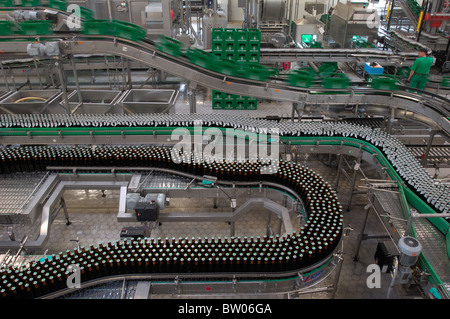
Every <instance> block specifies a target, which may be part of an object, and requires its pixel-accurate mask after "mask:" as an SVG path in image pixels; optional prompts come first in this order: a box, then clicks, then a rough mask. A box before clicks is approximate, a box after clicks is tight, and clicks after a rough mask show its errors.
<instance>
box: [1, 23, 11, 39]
mask: <svg viewBox="0 0 450 319" xmlns="http://www.w3.org/2000/svg"><path fill="white" fill-rule="evenodd" d="M12 33H13V30H12V22H11V21H6V20H2V21H0V35H10V34H12Z"/></svg>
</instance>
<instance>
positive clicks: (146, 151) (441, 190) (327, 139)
mask: <svg viewBox="0 0 450 319" xmlns="http://www.w3.org/2000/svg"><path fill="white" fill-rule="evenodd" d="M29 117H30V119H33V122H32V123H39V125H40V127H34V128H30V127H27V126H28V125H27V121H23V119H24V117H23V116H22V117H21V120H20V121H15V119H17V117H14V116H9V115H8V116H3V117H2V118H1V119H2V129H1V134H2V135H3V136H5V135H14V134H19V135H24V134H25V135H26V134H32V135H34V136H37V135H45V136H52V135H59V134H61V132H62V134H68V135H70V134H81V135H83V134H87V135H92V134H94V135H95V134H108V135H111V134H123V133H124V132H125V134H128V133H131V132H133V130H135V133H136V132H139V131H141V132H142V129H143V128H147V129H150V130H149V131H148V132H149V133H147V134H161V135H171V134H172V132H173V130H174V129H175V128H184V129H185V130H186V132H194V131H195V129H196V128H197V129H198V124H199V123H201V124H202V126H203V128H204V129H208V128H219V129H221V130H224V129H226V128H233V129H234V130H233V134H238V135H239V134H241V135H242V136H244V137H249V136H250V137H256V138H261V137H263V136H265V135H266V134H271V135H270V137H271V138H272V139H275V138H276V139H277V140H279V141H280V142H282V143H289V144H305V143H306V144H308V143H309V144H311V145H315V144H317V143H329V144H336V143H337V144H341V143H345V144H348V145H353V146H354V147H356V148H360V149H362V150H363V151H365V152H368V153H370V154H373V155H374V156H375V157H376V158H377V160H378V161H379V162H380V164H382V165H383V166H384V167H386V168H387V171H388V173H389V176H390V177H391V178H392V179H393V180H394V181H396V182H397V183H398V185H399V187H400V188H402V189H403V192H404V194H405V196H406V199H407V201H408V203H409V204H410V205H411V206H414V207H415V208H417V209H418V211H419V212H421V213H434V214H439V213H446V212H448V211H449V210H450V192H449V187H448V186H446V185H443V184H440V183H436V182H435V181H434V180H433V179H432V178H431V177H430V176H429V175H428V174H427V173H426V172H425V170H424V169H423V167H422V166H421V165H420V163H419V162H418V161H417V160H416V159H415V157H414V155H413V154H412V153H411V152H410V151H408V149H407V148H406V147H405V146H404V145H403V144H402V143H401V142H399V141H398V140H397V139H395V138H393V137H392V136H390V135H388V134H386V133H384V132H380V131H378V130H373V129H371V128H368V127H364V126H360V125H354V124H348V123H324V122H308V123H305V122H303V123H302V122H300V123H296V122H274V121H267V120H257V119H250V118H242V117H238V116H230V115H226V116H225V115H217V114H214V115H200V114H137V115H106V114H104V115H51V116H50V115H49V116H46V115H29ZM137 134H142V133H137ZM275 134H276V135H275ZM276 136H278V137H276ZM136 147H137V150H138V152H139V154H142V156H143V158H144V159H145V161H144V162H145V163H146V164H145V165H149V166H157V167H158V166H159V167H161V166H163V167H164V166H167V167H169V168H170V169H172V170H175V171H177V170H181V171H189V172H192V173H196V174H198V175H202V174H209V175H212V176H214V175H216V177H219V178H222V179H224V178H227V176H228V174H224V170H227V169H233V168H236V167H234V166H233V167H230V166H227V165H228V164H218V165H219V166H214V165H213V166H211V165H210V164H207V163H201V166H197V167H195V166H190V167H189V168H184V169H183V168H181V167H180V166H179V165H178V166H177V165H175V164H174V163H173V162H172V159H173V154H171V153H170V152H169V151H168V150H167V149H163V148H150V147H146V146H144V147H140V146H136ZM113 148H114V147H113ZM117 149H118V150H120V149H121V148H120V147H118V148H117ZM38 150H39V151H38ZM61 150H63V151H67V152H69V153H68V154H69V155H70V154H71V153H70V152H77V150H78V151H82V150H83V148H82V147H80V148H77V147H73V146H55V147H51V146H45V147H41V148H39V147H38V146H27V147H26V146H22V147H8V148H4V149H2V150H1V151H2V154H3V155H5V154H9V155H12V154H20V155H27V154H28V155H32V158H33V161H32V163H34V164H33V165H34V166H33V165H31V166H30V162H27V164H22V166H21V165H17V164H16V166H14V167H15V169H19V170H20V169H21V167H22V169H25V170H27V169H28V170H34V169H37V170H41V169H45V166H46V165H51V164H52V163H49V162H45V155H48V152H52V153H53V152H58V151H61ZM84 150H85V151H87V150H91V148H89V147H87V148H85V149H84ZM102 150H104V152H102ZM155 152H156V153H157V154H159V155H161V157H160V158H161V161H158V160H156V162H155V158H157V156H156V157H155V156H154V153H155ZM107 153H108V147H106V146H105V147H104V148H102V147H101V148H99V152H98V153H97V155H96V154H90V156H93V157H94V158H101V155H102V154H107ZM55 154H56V153H55ZM65 154H66V153H65ZM122 154H125V155H124V158H125V159H128V160H131V162H133V160H132V159H131V158H130V157H128V155H126V154H127V152H125V153H122ZM129 154H131V153H129ZM98 155H99V156H100V157H97V156H98ZM33 156H34V157H35V158H34V157H33ZM189 156H190V155H189ZM6 158H8V156H6ZM66 158H67V159H68V158H70V156H67V157H66ZM43 159H44V161H43ZM111 160H112V158H110V159H108V160H107V161H108V163H109V162H110V161H111ZM69 161H70V160H69ZM110 163H111V164H110V165H111V166H114V165H118V166H120V163H122V161H117V162H114V163H113V162H110ZM155 163H158V164H155ZM271 163H272V164H273V163H278V164H279V166H278V167H279V170H277V173H276V174H269V175H266V174H264V175H262V174H260V168H261V167H263V166H264V165H267V163H266V162H264V161H259V162H258V163H257V164H254V165H256V166H251V167H250V169H248V171H247V173H248V174H247V177H246V178H245V179H244V180H254V181H259V180H261V179H262V180H266V179H267V178H270V179H272V181H273V182H276V183H278V184H281V185H284V186H285V187H289V188H290V189H292V190H293V191H294V192H296V193H297V194H299V195H300V196H301V197H302V199H303V201H304V202H305V203H306V205H307V215H308V222H307V225H306V226H305V228H303V229H302V230H301V231H300V232H299V233H298V234H288V236H286V237H284V238H265V239H264V240H262V241H261V240H260V241H251V242H250V244H251V245H255V246H256V247H258V249H257V250H255V251H256V252H252V253H251V254H250V255H249V256H248V258H250V259H246V262H247V263H245V264H246V265H247V266H248V267H247V268H239V269H240V270H239V271H240V272H241V273H242V272H244V273H245V272H246V271H247V272H248V274H254V273H260V272H264V273H268V274H270V275H272V276H276V277H278V278H280V276H282V274H283V273H285V274H291V273H292V271H295V270H297V269H301V268H304V267H308V266H311V265H313V264H317V263H319V264H320V263H323V262H325V261H326V260H329V258H330V256H331V255H330V254H332V253H333V251H334V250H335V249H336V247H337V244H338V242H339V240H340V238H341V236H342V209H341V206H340V205H339V202H338V200H337V198H336V195H335V193H334V192H333V191H332V190H331V189H330V187H329V185H328V184H327V183H326V182H324V180H323V179H322V178H320V177H319V176H317V175H316V174H314V173H313V172H311V171H309V170H306V169H304V168H303V167H301V166H300V165H297V164H293V163H288V162H283V161H279V162H278V161H276V162H271ZM5 164H7V166H8V167H9V165H11V163H5ZM53 164H54V163H53ZM106 164H107V163H106ZM127 164H128V165H129V164H130V162H128V163H127ZM83 165H88V166H92V165H94V166H95V165H102V166H105V162H104V160H103V161H100V162H97V161H95V160H92V161H91V160H90V161H88V162H87V163H81V162H80V161H78V166H79V167H82V166H83ZM140 165H142V164H140ZM221 165H225V166H221ZM232 165H241V164H232ZM231 176H234V177H233V178H231V179H232V180H236V181H240V180H242V179H243V177H238V176H239V175H236V174H234V175H233V174H231ZM228 178H230V177H228ZM316 217H317V218H318V219H320V218H325V220H324V222H325V223H326V222H328V221H329V220H330V219H331V220H334V222H335V223H336V225H335V226H336V227H334V228H329V227H328V226H327V227H324V226H323V225H322V224H320V222H319V224H320V226H319V225H318V224H317V223H316V220H317V219H316ZM429 220H430V222H432V223H433V224H434V225H435V226H436V227H437V228H438V229H439V230H440V231H441V232H442V233H443V234H444V235H447V237H448V236H449V235H448V229H449V223H448V222H447V221H446V220H445V219H444V218H430V219H429ZM313 229H314V230H313ZM311 230H313V232H310V231H311ZM320 233H323V235H319V234H320ZM305 234H308V235H307V236H306V237H304V236H305ZM308 236H309V237H308ZM330 236H331V237H330ZM324 238H334V239H333V240H332V241H331V243H330V244H328V245H327V246H328V248H327V249H324V244H323V243H324ZM233 242H234V240H233ZM319 242H320V243H319ZM203 243H204V245H206V246H205V247H203V246H202V248H203V249H205V250H208V249H209V248H211V249H212V248H213V247H216V248H217V246H218V245H219V244H220V243H217V242H214V241H212V240H207V241H203ZM234 243H236V245H238V246H239V243H242V240H237V241H236V242H234ZM266 243H269V244H270V245H272V246H271V247H273V249H276V248H280V249H283V248H286V249H287V251H289V252H291V253H290V254H287V253H286V254H283V255H282V256H283V257H282V258H281V259H279V258H278V257H280V256H281V255H276V256H277V258H278V259H277V258H275V259H274V260H273V261H274V263H275V261H276V260H279V261H280V264H279V267H281V268H279V267H278V268H277V266H275V265H272V266H270V265H271V261H272V259H270V258H272V257H275V255H270V254H269V255H268V256H270V257H269V259H268V260H267V262H268V265H265V266H262V265H261V264H260V263H258V257H262V256H260V255H258V254H259V253H260V252H259V251H260V250H259V248H261V246H260V245H265V244H266ZM313 243H314V244H313ZM222 244H223V243H222ZM130 245H136V249H137V250H139V249H140V251H141V252H142V251H146V250H145V249H154V248H155V247H156V248H158V249H163V248H164V249H166V248H167V245H169V243H166V244H164V243H157V242H154V241H150V240H149V241H144V242H140V243H138V242H135V243H133V244H130ZM142 245H144V246H142ZM174 245H175V246H176V247H179V245H182V243H180V242H178V241H175V242H174V243H172V247H175V246H174ZM184 245H185V246H186V245H188V246H189V248H188V249H195V248H197V249H199V246H198V245H199V242H198V241H194V242H192V243H184ZM302 245H303V246H302ZM306 245H307V246H308V249H307V250H305V249H303V252H302V249H301V248H300V247H303V248H306ZM194 247H195V248H194ZM227 247H228V249H236V246H233V245H228V246H227ZM297 247H298V248H300V250H298V249H297ZM311 247H315V248H314V249H313V250H311V249H312V248H311ZM318 247H320V248H318ZM156 248H155V249H156ZM115 249H126V248H123V247H122V248H121V247H119V245H116V244H111V245H106V246H105V245H101V247H100V246H99V247H91V249H89V250H86V252H84V253H83V254H82V255H83V257H80V256H79V255H78V253H77V252H71V253H69V254H63V255H61V256H59V257H56V258H52V260H48V261H45V262H43V264H42V265H41V264H38V263H37V264H34V265H32V267H39V269H41V271H44V272H45V273H46V274H47V273H48V272H46V269H48V268H47V267H50V265H53V264H54V263H56V264H55V265H54V266H55V267H57V265H58V264H59V263H70V262H77V263H81V264H84V265H86V268H85V270H84V272H83V273H84V276H86V277H85V279H86V278H87V279H92V278H96V277H101V276H105V275H109V274H116V273H117V272H119V273H123V272H127V271H130V270H127V269H132V270H131V271H135V272H138V271H139V270H138V268H136V265H137V264H139V262H138V263H137V264H136V261H137V260H138V258H141V260H140V261H141V262H142V261H145V258H151V259H150V260H148V262H149V265H148V267H149V268H145V267H144V268H139V269H140V271H142V270H143V269H144V271H145V272H147V271H149V272H161V271H162V272H180V273H186V272H189V273H192V272H198V273H203V272H208V271H211V272H219V273H220V272H223V271H231V272H233V271H237V270H236V267H237V263H233V262H234V261H236V260H235V259H231V261H230V260H229V259H227V258H225V259H223V258H222V257H221V258H222V259H220V258H216V257H218V255H217V254H214V258H216V259H214V258H213V257H211V255H202V256H201V257H200V258H199V259H198V260H197V263H195V260H189V263H188V258H189V257H188V256H187V255H185V253H186V251H187V250H183V253H181V252H179V253H180V255H178V258H177V260H178V261H179V263H173V262H171V263H165V262H164V259H161V258H160V259H155V257H153V256H152V257H148V255H145V254H144V255H140V254H138V255H137V256H135V257H136V258H137V259H136V258H134V259H133V261H134V263H132V262H129V263H128V264H127V265H131V264H133V265H134V267H135V268H133V267H131V268H129V267H128V266H127V267H125V266H124V262H123V261H121V259H120V258H111V257H112V256H111V253H112V252H111V250H115ZM180 249H181V248H180ZM165 251H166V250H165ZM214 251H215V250H214ZM238 251H239V250H238ZM293 251H295V252H296V253H295V254H293ZM310 251H311V253H310ZM177 252H178V251H177ZM215 252H217V251H215ZM239 252H242V251H239ZM96 253H97V256H98V255H101V256H104V257H105V259H102V260H105V262H104V264H100V263H98V260H96V259H95V258H92V255H93V254H94V255H95V254H96ZM217 253H218V252H217ZM242 253H244V252H242ZM305 254H306V255H307V257H306V258H305ZM119 255H120V254H119ZM119 255H117V256H119ZM300 255H301V258H300ZM106 256H109V257H110V258H109V259H108V258H106ZM240 256H243V255H240ZM287 256H289V258H287ZM293 256H295V257H293ZM309 257H311V258H309ZM181 258H182V259H183V263H180V261H181ZM202 258H204V259H202ZM251 258H254V259H253V263H252V262H251V260H252V259H251ZM262 258H264V257H262ZM202 260H203V262H204V263H203V264H202ZM249 260H250V263H248V262H249ZM153 261H154V263H156V264H157V265H155V268H152V266H151V265H153ZM216 261H217V264H216ZM221 261H222V263H221ZM242 261H243V260H242V259H240V260H239V265H240V266H242V265H243V263H242ZM259 261H261V260H259ZM86 262H87V264H86ZM89 262H90V264H89ZM96 262H97V263H98V264H96ZM230 262H231V264H229V263H230ZM223 263H225V267H224V266H223V265H224V264H223ZM144 264H145V262H144ZM263 264H264V262H263ZM425 264H426V261H425ZM181 265H182V266H181ZM188 265H189V268H188ZM250 265H252V266H250ZM97 266H98V268H97ZM141 266H142V263H141ZM180 267H181V268H180ZM428 269H429V270H430V268H428ZM33 270H34V271H35V272H36V269H35V268H33ZM9 271H10V272H14V273H16V274H17V270H9ZM280 271H281V272H280ZM431 272H432V270H431ZM37 273H38V272H37ZM21 275H24V273H21ZM60 277H61V276H60ZM58 278H59V277H58ZM53 279H55V277H53ZM60 280H61V281H63V280H64V277H63V278H60ZM434 280H435V281H436V282H439V278H438V277H437V276H436V274H434ZM44 282H46V281H45V280H44V279H42V280H41V281H37V287H36V291H35V293H36V295H35V294H33V293H32V292H31V293H30V295H29V297H31V296H34V297H35V296H38V295H39V294H42V293H48V292H50V290H52V289H53V290H52V291H55V290H58V289H59V288H58V284H57V282H55V284H54V285H53V284H52V286H51V287H52V288H50V287H49V286H46V285H45V284H44ZM50 282H51V283H53V281H50ZM42 285H44V286H42ZM8 296H11V295H8Z"/></svg>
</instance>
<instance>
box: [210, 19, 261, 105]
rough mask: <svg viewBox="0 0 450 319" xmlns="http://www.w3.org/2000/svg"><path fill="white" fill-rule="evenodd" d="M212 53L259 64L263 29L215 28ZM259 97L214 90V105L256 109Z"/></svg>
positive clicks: (232, 59)
mask: <svg viewBox="0 0 450 319" xmlns="http://www.w3.org/2000/svg"><path fill="white" fill-rule="evenodd" d="M211 34H212V50H211V51H212V54H213V55H214V56H216V57H218V58H220V59H222V60H229V61H234V62H238V63H246V64H254V65H259V60H260V51H261V30H259V29H230V28H214V29H212V30H211ZM257 104H258V103H257V99H256V98H253V97H247V96H240V95H233V94H229V93H223V92H220V91H216V90H213V93H212V107H213V109H216V110H224V109H225V110H256V108H257Z"/></svg>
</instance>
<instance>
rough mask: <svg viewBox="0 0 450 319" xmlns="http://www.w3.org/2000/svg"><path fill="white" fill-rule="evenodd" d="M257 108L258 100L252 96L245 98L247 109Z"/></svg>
mask: <svg viewBox="0 0 450 319" xmlns="http://www.w3.org/2000/svg"><path fill="white" fill-rule="evenodd" d="M257 108H258V100H257V99H256V98H254V97H248V98H247V110H256V109H257Z"/></svg>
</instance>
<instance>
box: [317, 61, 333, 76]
mask: <svg viewBox="0 0 450 319" xmlns="http://www.w3.org/2000/svg"><path fill="white" fill-rule="evenodd" d="M318 69H319V72H318V74H319V76H320V77H325V76H329V75H331V74H334V73H336V71H337V63H335V62H329V63H328V62H327V63H323V64H322V65H320V66H319V67H318Z"/></svg>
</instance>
